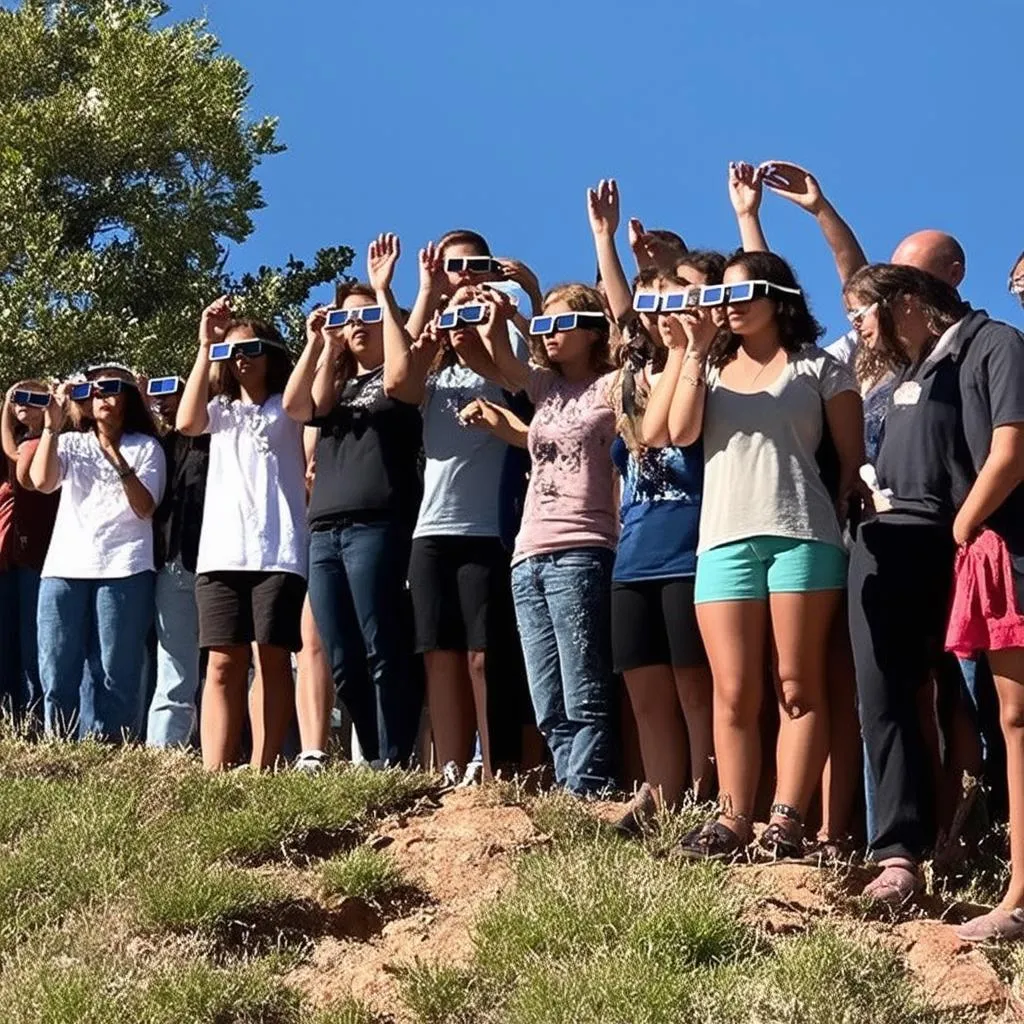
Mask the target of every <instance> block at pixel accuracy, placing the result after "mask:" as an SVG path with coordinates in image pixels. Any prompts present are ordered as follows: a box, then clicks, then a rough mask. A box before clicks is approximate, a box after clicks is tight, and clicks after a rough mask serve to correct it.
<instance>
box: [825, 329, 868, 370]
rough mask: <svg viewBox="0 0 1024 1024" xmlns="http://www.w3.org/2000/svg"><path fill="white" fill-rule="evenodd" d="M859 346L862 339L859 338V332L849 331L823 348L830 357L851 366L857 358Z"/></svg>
mask: <svg viewBox="0 0 1024 1024" xmlns="http://www.w3.org/2000/svg"><path fill="white" fill-rule="evenodd" d="M859 345H860V339H859V338H858V336H857V332H856V331H847V333H846V334H844V335H843V336H842V337H841V338H837V339H836V340H835V341H833V342H830V343H829V344H828V345H824V346H822V350H823V351H825V352H827V353H828V354H829V355H830V356H833V357H834V358H835V359H838V360H839V362H841V363H843V364H845V365H847V366H849V365H851V364H852V363H853V361H854V359H855V358H856V356H857V348H858V346H859Z"/></svg>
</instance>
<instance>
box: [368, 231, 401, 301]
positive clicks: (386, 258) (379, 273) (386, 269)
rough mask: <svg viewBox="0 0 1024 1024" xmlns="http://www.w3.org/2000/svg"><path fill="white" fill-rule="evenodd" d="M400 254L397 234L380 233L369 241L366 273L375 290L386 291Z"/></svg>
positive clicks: (389, 285)
mask: <svg viewBox="0 0 1024 1024" xmlns="http://www.w3.org/2000/svg"><path fill="white" fill-rule="evenodd" d="M401 254H402V247H401V244H400V243H399V241H398V235H395V234H380V235H378V236H377V237H376V238H375V239H374V240H373V241H372V242H371V243H370V249H369V251H368V253H367V256H366V273H367V277H368V278H369V281H370V287H371V288H373V290H374V291H375V292H383V291H387V289H388V288H390V287H391V279H392V278H393V277H394V276H395V264H396V263H398V257H399V256H401Z"/></svg>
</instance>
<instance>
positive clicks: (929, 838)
mask: <svg viewBox="0 0 1024 1024" xmlns="http://www.w3.org/2000/svg"><path fill="white" fill-rule="evenodd" d="M955 551H956V547H955V544H954V542H953V536H952V531H951V530H950V529H949V528H947V527H944V526H931V525H926V524H902V523H890V522H886V521H885V520H884V519H875V520H871V521H869V522H867V523H864V524H863V525H862V526H861V528H860V530H859V531H858V536H857V542H856V544H855V546H854V549H853V552H852V554H851V556H850V576H849V595H850V602H849V605H850V638H851V640H852V641H853V656H854V660H855V662H856V666H857V695H858V699H859V704H860V722H861V730H862V732H863V734H864V743H865V746H866V748H867V755H868V764H869V766H870V769H871V772H872V775H873V776H874V781H875V807H874V818H875V822H874V825H875V828H874V833H875V841H874V856H875V858H876V859H877V860H884V859H885V858H887V857H907V858H910V859H912V860H919V859H921V857H922V855H923V854H924V853H925V851H926V850H928V849H929V848H930V847H931V846H932V845H933V843H934V841H935V798H936V794H935V791H934V790H935V786H934V778H933V774H932V768H931V758H930V756H929V753H928V747H927V746H926V744H925V740H924V734H923V731H922V728H921V720H920V716H919V712H918V695H919V693H920V690H921V688H922V687H923V686H925V685H927V684H928V682H929V681H930V680H931V679H932V677H933V676H934V677H935V678H936V679H937V680H938V683H939V686H940V688H942V687H945V686H949V685H956V686H958V685H959V681H958V680H959V666H958V665H957V663H956V659H955V658H953V657H952V656H951V655H947V654H945V653H944V651H943V640H944V638H945V631H946V618H947V616H948V614H949V602H950V596H951V591H952V585H953V557H954V554H955Z"/></svg>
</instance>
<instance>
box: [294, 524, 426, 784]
mask: <svg viewBox="0 0 1024 1024" xmlns="http://www.w3.org/2000/svg"><path fill="white" fill-rule="evenodd" d="M410 544H411V531H410V530H408V529H406V528H404V527H403V526H401V525H399V524H397V523H392V522H388V521H376V522H349V523H346V524H345V525H343V526H337V527H335V528H333V529H329V530H318V531H314V532H313V534H312V535H311V536H310V541H309V602H310V606H311V607H312V609H313V618H314V619H315V620H316V627H317V630H318V631H319V633H320V642H321V644H322V645H323V649H324V652H325V654H326V655H327V660H328V662H329V663H330V666H331V673H332V675H333V677H334V685H335V686H336V687H337V689H338V696H339V697H340V698H341V700H342V702H343V703H344V705H345V707H346V708H347V709H348V713H349V714H350V715H351V716H352V724H353V725H354V726H355V730H356V735H357V736H358V737H359V746H360V748H361V749H362V752H363V756H364V757H365V758H366V759H367V760H368V761H373V760H377V759H380V760H383V761H387V762H388V763H390V764H404V763H405V762H407V761H408V760H409V758H410V756H411V755H412V749H413V744H414V742H415V738H416V730H417V727H418V724H419V713H420V704H421V702H422V694H421V693H420V692H419V688H418V687H417V686H416V685H414V681H413V677H412V672H411V668H412V665H411V653H412V651H411V647H412V645H411V632H410V629H409V624H410V616H409V613H408V610H407V605H408V595H407V594H406V592H405V576H406V571H407V569H408V566H409V548H410Z"/></svg>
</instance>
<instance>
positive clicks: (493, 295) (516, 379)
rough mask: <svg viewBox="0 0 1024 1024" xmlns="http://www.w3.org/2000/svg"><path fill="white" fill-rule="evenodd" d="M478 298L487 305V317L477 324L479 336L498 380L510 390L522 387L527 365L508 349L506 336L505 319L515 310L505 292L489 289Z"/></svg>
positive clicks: (528, 373) (509, 345) (528, 376)
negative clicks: (491, 361)
mask: <svg viewBox="0 0 1024 1024" xmlns="http://www.w3.org/2000/svg"><path fill="white" fill-rule="evenodd" d="M487 295H488V296H489V297H488V298H485V299H483V300H482V301H484V302H486V303H487V305H488V306H489V311H488V315H487V320H486V321H485V322H484V323H482V324H481V325H480V327H479V334H480V339H481V340H482V341H483V343H484V347H485V348H486V350H487V352H488V354H489V355H490V357H491V359H493V360H494V365H495V366H496V367H497V370H498V374H499V381H498V382H499V383H500V384H501V385H502V386H503V387H507V388H508V389H509V390H511V391H523V390H525V388H526V383H527V381H528V380H529V379H530V371H529V368H528V367H527V365H526V364H525V363H523V362H521V361H520V360H519V359H518V358H517V357H516V354H515V353H514V352H513V351H512V345H511V343H510V342H509V337H508V323H509V320H511V319H512V317H513V314H514V313H515V306H513V305H512V302H511V300H510V299H509V297H508V296H507V295H504V294H503V293H501V292H495V291H489V292H488V293H487Z"/></svg>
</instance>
